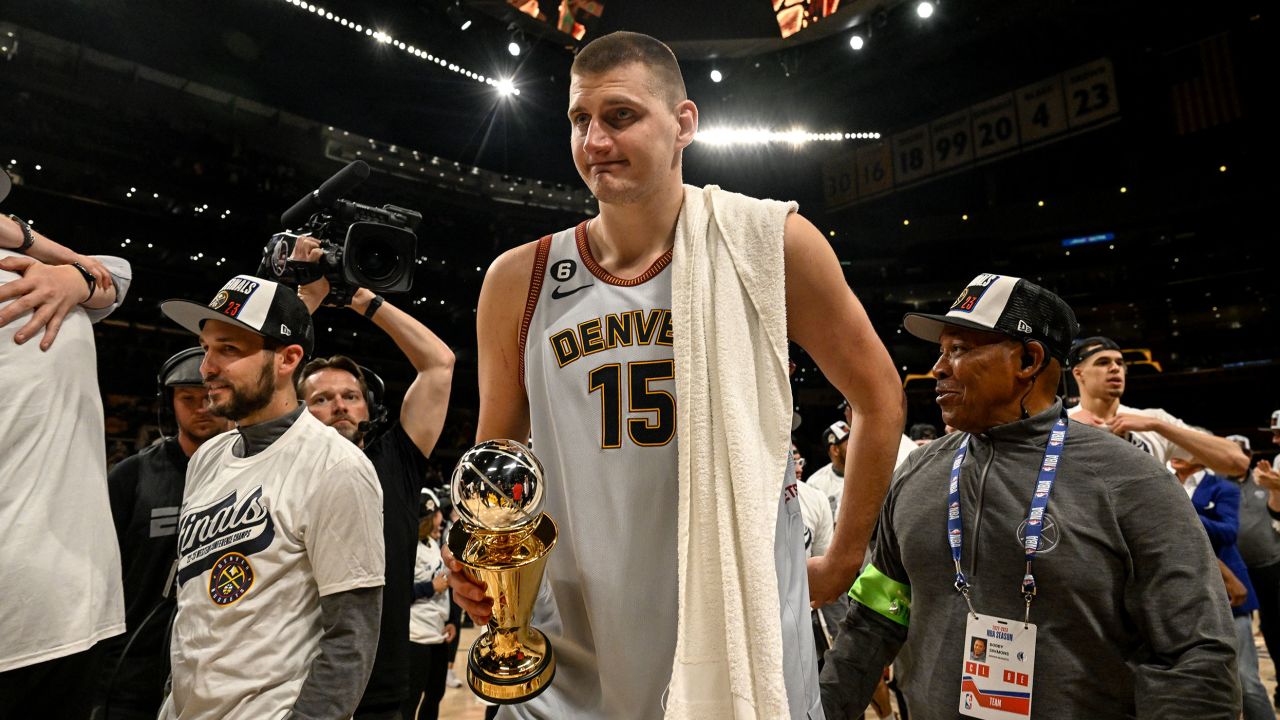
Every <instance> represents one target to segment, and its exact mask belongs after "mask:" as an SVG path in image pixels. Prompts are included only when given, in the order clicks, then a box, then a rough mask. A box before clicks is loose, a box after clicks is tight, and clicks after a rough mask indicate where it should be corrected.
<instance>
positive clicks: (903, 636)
mask: <svg viewBox="0 0 1280 720" xmlns="http://www.w3.org/2000/svg"><path fill="white" fill-rule="evenodd" d="M1061 413H1062V406H1061V404H1055V405H1054V406H1053V407H1052V408H1050V409H1048V410H1046V411H1045V412H1042V413H1040V414H1038V415H1036V416H1034V417H1031V418H1028V419H1025V420H1020V421H1018V422H1013V423H1008V424H1006V425H1000V426H997V427H994V428H991V429H990V430H988V431H987V432H985V433H982V434H979V435H975V436H973V437H972V439H970V441H969V453H968V458H967V459H966V460H965V462H964V465H963V467H962V468H961V472H960V496H961V500H960V503H961V517H962V519H963V523H964V533H963V541H964V545H963V553H962V556H961V564H962V567H963V569H964V572H965V576H966V578H967V580H968V581H969V583H970V584H971V586H972V589H971V596H972V599H973V605H974V609H975V610H976V611H977V612H979V613H982V614H986V615H996V616H1000V617H1004V618H1009V619H1021V618H1022V617H1023V614H1024V612H1025V610H1026V605H1025V602H1024V601H1023V598H1022V595H1021V592H1020V586H1021V583H1022V577H1023V574H1024V572H1025V569H1026V561H1025V557H1024V551H1023V548H1022V538H1023V532H1024V530H1025V526H1024V524H1023V522H1024V520H1025V519H1026V517H1027V511H1028V508H1029V507H1030V504H1031V496H1032V492H1033V491H1034V489H1035V485H1036V480H1037V475H1038V472H1039V469H1040V464H1041V461H1042V459H1043V457H1044V451H1045V444H1046V442H1047V441H1048V438H1049V432H1050V430H1051V429H1052V427H1053V424H1054V422H1055V421H1056V420H1057V418H1058V416H1059V415H1060V414H1061ZM962 439H963V434H961V433H953V434H950V435H947V436H945V437H943V438H941V439H938V440H936V441H934V442H931V443H929V444H928V445H925V446H924V447H922V448H920V449H919V450H917V451H915V452H914V453H912V455H911V457H910V458H908V459H907V461H906V462H905V463H903V465H902V466H901V467H900V468H899V469H898V471H897V472H896V473H895V474H894V478H893V482H892V484H891V485H890V488H889V493H888V495H887V497H886V498H885V503H884V506H883V508H882V509H881V513H880V518H879V521H878V524H877V528H876V533H875V538H874V546H873V549H872V561H871V565H870V566H869V567H868V568H867V569H866V570H864V572H863V573H862V575H861V576H859V578H858V581H857V583H855V585H854V588H853V590H852V591H850V596H851V597H852V598H853V600H854V602H853V603H852V604H851V608H850V611H849V614H848V616H847V617H846V619H845V620H844V622H843V623H842V627H841V631H840V635H839V638H838V639H837V641H836V645H835V647H833V648H832V649H831V651H829V652H828V654H827V657H826V664H825V667H824V668H823V671H822V679H821V687H822V704H823V706H824V709H825V711H826V714H827V716H828V717H833V718H844V717H856V713H860V712H862V711H863V709H864V708H865V707H866V706H867V703H868V702H869V700H870V698H871V693H872V691H873V690H874V688H875V683H876V680H877V679H878V678H879V677H880V674H881V671H882V669H883V668H884V667H885V666H886V665H888V664H890V663H891V662H892V661H893V660H894V657H895V656H896V657H897V660H898V666H897V667H898V671H899V676H898V677H899V681H900V683H901V685H902V687H903V690H904V692H905V695H906V700H907V706H908V708H909V709H910V712H911V718H912V720H938V719H941V718H947V719H948V720H950V719H951V718H957V717H960V715H959V712H958V707H959V704H960V676H961V671H962V669H963V667H962V666H963V659H964V658H963V657H962V655H963V653H964V651H965V647H966V645H965V643H966V637H965V615H966V612H967V607H966V605H965V601H964V599H963V598H962V597H961V596H960V594H959V593H958V592H957V591H956V589H955V586H954V583H955V564H954V562H953V561H952V558H951V549H950V546H949V544H948V542H947V505H948V502H947V485H948V482H949V478H950V471H951V465H952V462H953V460H954V458H955V451H956V448H958V447H959V446H960V442H961V441H962ZM1042 528H1043V530H1042V537H1041V541H1040V547H1041V550H1040V552H1039V554H1038V555H1037V556H1036V559H1035V562H1034V565H1033V571H1034V573H1035V578H1036V586H1037V588H1038V595H1037V597H1036V598H1035V601H1034V602H1033V603H1032V605H1031V622H1032V623H1035V624H1036V625H1037V626H1038V628H1037V643H1036V655H1035V679H1034V687H1033V689H1032V702H1031V717H1032V718H1037V719H1045V720H1049V719H1053V720H1058V719H1060V718H1061V719H1074V718H1079V719H1081V720H1108V719H1110V718H1153V719H1155V718H1159V719H1160V720H1176V719H1177V718H1189V719H1190V718H1194V719H1195V720H1203V719H1205V718H1223V719H1224V720H1225V719H1227V718H1235V717H1236V716H1237V714H1238V713H1239V708H1240V690H1239V687H1238V684H1237V680H1236V671H1235V652H1234V650H1233V649H1232V643H1231V639H1232V635H1233V631H1232V621H1231V612H1230V606H1229V604H1228V601H1227V596H1226V592H1225V590H1224V588H1223V583H1222V577H1221V575H1220V573H1219V571H1218V567H1217V563H1216V562H1215V560H1214V555H1213V552H1212V550H1211V549H1210V547H1209V540H1208V538H1207V537H1206V535H1205V533H1204V530H1203V529H1202V528H1201V525H1200V521H1199V520H1198V519H1197V518H1196V513H1195V510H1194V509H1193V508H1192V506H1191V503H1190V502H1189V501H1188V499H1187V495H1186V493H1185V492H1184V491H1183V489H1182V488H1181V487H1179V485H1178V483H1177V482H1176V481H1175V480H1174V479H1173V478H1172V477H1171V476H1170V474H1169V472H1168V471H1166V470H1165V469H1164V468H1162V467H1160V465H1159V464H1157V463H1156V461H1155V460H1153V459H1152V458H1151V456H1150V455H1148V454H1146V453H1144V452H1142V451H1141V450H1138V449H1137V448H1135V447H1133V446H1132V445H1130V444H1129V443H1127V442H1125V441H1123V440H1121V439H1119V438H1117V437H1115V436H1114V435H1112V434H1110V433H1108V432H1105V431H1103V430H1099V429H1098V428H1095V427H1092V426H1089V425H1083V424H1081V423H1078V422H1075V421H1074V420H1073V421H1071V422H1070V423H1069V427H1068V430H1067V440H1066V444H1065V445H1064V446H1063V452H1062V457H1061V460H1060V462H1059V465H1058V472H1057V479H1056V482H1055V483H1054V487H1053V492H1052V494H1051V495H1050V497H1049V505H1048V507H1047V508H1046V512H1045V518H1044V524H1043V526H1042Z"/></svg>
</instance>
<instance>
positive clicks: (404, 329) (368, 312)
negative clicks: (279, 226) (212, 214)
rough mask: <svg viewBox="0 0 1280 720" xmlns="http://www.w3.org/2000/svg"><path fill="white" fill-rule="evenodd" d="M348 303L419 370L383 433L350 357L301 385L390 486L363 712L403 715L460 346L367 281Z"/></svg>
mask: <svg viewBox="0 0 1280 720" xmlns="http://www.w3.org/2000/svg"><path fill="white" fill-rule="evenodd" d="M320 252H321V251H320V249H319V243H318V242H317V241H316V240H315V239H314V238H310V237H305V236H304V237H301V238H299V239H298V242H297V243H296V244H295V245H294V255H293V256H294V258H295V259H299V260H305V261H311V262H316V261H318V260H319V259H320V257H319V256H320ZM328 294H329V281H328V280H325V279H323V278H322V279H320V280H317V281H316V282H313V283H309V284H307V285H303V286H301V287H300V288H298V297H300V298H301V299H302V301H303V302H304V303H305V304H306V306H307V310H308V311H310V312H312V313H315V311H316V309H317V308H319V307H320V305H321V303H323V302H324V299H325V297H326V296H328ZM347 307H349V308H350V309H352V310H354V311H355V312H357V313H360V314H361V315H363V316H364V317H366V318H368V319H370V320H372V321H373V324H374V325H377V326H378V327H379V328H381V329H382V330H383V332H385V333H387V335H389V336H390V337H391V339H392V340H393V341H394V342H395V344H396V347H397V348H399V349H400V351H401V352H402V353H404V356H405V358H407V359H408V360H409V363H410V364H411V365H413V369H414V370H415V371H416V372H417V375H416V376H415V377H414V379H413V382H412V383H410V384H409V389H408V390H407V391H406V392H405V394H404V400H403V402H402V403H401V405H400V417H399V422H397V423H392V424H391V426H390V427H388V428H386V429H385V431H381V432H377V430H378V428H377V427H376V426H377V425H378V424H379V423H378V422H376V421H377V420H378V418H371V417H370V413H371V411H373V410H374V408H371V407H370V405H369V398H371V397H372V395H371V394H370V392H369V384H368V380H367V378H366V377H365V375H364V372H363V371H362V370H361V368H360V366H359V365H357V364H356V363H355V362H354V361H352V360H351V359H350V358H346V357H343V356H341V355H335V356H333V357H331V358H327V359H323V358H322V359H317V360H312V361H311V362H309V363H307V365H306V367H304V368H303V369H302V382H300V383H299V384H298V397H300V398H302V400H303V402H305V403H306V404H307V408H308V409H309V410H310V411H311V414H312V415H315V416H316V418H317V419H318V420H320V422H322V423H324V424H325V425H328V426H329V427H331V428H333V429H335V430H337V431H338V434H340V435H342V436H343V437H345V438H346V439H348V440H350V441H351V442H353V443H355V444H356V446H357V447H360V448H361V449H363V450H364V453H365V455H366V456H367V457H368V458H369V461H370V462H372V463H373V468H374V470H375V471H376V472H377V474H378V482H379V484H380V485H381V486H382V503H383V506H382V522H383V542H384V544H385V546H386V558H387V560H386V571H385V574H386V586H385V587H384V588H383V594H382V621H381V624H380V626H379V632H378V654H377V656H376V657H375V659H374V663H373V673H372V674H371V675H370V676H369V685H368V687H367V688H365V691H364V696H363V697H362V698H361V700H360V706H359V708H357V710H356V719H357V720H398V714H399V712H400V707H401V705H402V704H404V702H405V700H406V698H408V697H409V694H410V687H409V686H410V680H409V605H410V604H411V603H412V601H413V592H412V589H411V586H412V584H413V572H414V557H415V552H416V548H417V545H418V498H419V495H420V493H421V492H422V487H423V484H424V483H425V482H426V479H427V472H428V469H429V468H428V466H427V458H428V457H429V456H430V455H431V451H432V450H433V449H434V448H435V445H436V441H437V440H438V439H439V438H440V428H441V427H443V425H444V417H445V411H446V410H447V409H448V406H449V389H450V385H451V383H452V381H453V352H452V351H451V350H449V346H448V345H445V344H444V342H443V341H442V340H440V338H438V337H436V335H435V333H433V332H431V331H430V330H428V329H427V327H426V326H425V325H423V324H422V323H420V322H418V321H417V320H415V319H414V318H413V317H411V316H410V315H409V314H408V313H405V312H404V311H403V310H401V309H400V308H397V307H395V306H394V305H392V304H391V303H389V302H385V301H383V299H382V297H381V296H378V295H375V294H373V293H372V292H370V291H369V290H367V289H365V288H360V289H358V290H357V291H356V292H355V293H354V295H353V296H352V298H351V304H350V305H348V306H347ZM377 410H380V411H381V412H382V413H385V410H382V409H381V408H377ZM371 421H372V422H371ZM373 432H376V435H373V434H372V433H373Z"/></svg>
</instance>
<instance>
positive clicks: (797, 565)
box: [499, 223, 822, 720]
mask: <svg viewBox="0 0 1280 720" xmlns="http://www.w3.org/2000/svg"><path fill="white" fill-rule="evenodd" d="M670 261H671V254H670V253H669V252H668V253H667V254H666V255H664V256H663V257H661V258H660V259H658V260H657V261H656V262H655V263H654V264H653V265H652V266H651V267H650V268H649V269H648V270H646V271H645V272H644V273H643V274H642V275H640V276H639V277H637V278H634V279H632V280H622V279H620V278H616V277H613V276H612V275H610V274H609V273H608V272H607V271H605V270H604V269H603V268H601V267H600V266H599V265H598V264H597V263H596V262H595V260H594V259H593V258H592V257H591V251H590V248H589V247H588V245H587V239H586V223H583V224H581V225H579V226H578V227H577V228H576V229H569V230H564V231H562V232H559V233H556V234H555V235H554V236H549V237H547V238H543V239H542V240H541V241H540V242H539V245H538V252H537V259H536V261H535V263H534V270H533V277H532V283H531V286H530V291H529V299H528V303H527V305H526V308H525V322H524V327H523V328H522V330H521V336H520V337H521V345H520V348H521V369H522V371H523V373H524V378H523V379H524V384H525V388H526V391H527V393H528V397H529V413H530V422H531V430H532V432H531V434H532V440H533V451H534V453H535V454H536V455H537V456H538V458H539V459H540V460H541V461H542V464H543V466H544V468H545V470H546V477H547V493H546V498H547V499H546V506H545V510H546V512H547V513H548V514H549V515H550V516H551V517H552V519H554V520H555V522H556V523H557V524H558V525H559V529H560V539H559V542H558V543H557V545H556V547H555V549H553V550H552V551H551V557H550V560H549V561H548V563H547V570H546V577H545V580H544V582H543V586H542V592H541V593H540V594H539V598H538V605H537V608H536V611H535V617H534V625H535V626H536V627H538V628H539V629H541V630H542V631H543V632H545V633H546V634H547V636H548V638H549V639H550V641H551V644H552V647H553V648H554V651H555V653H556V662H557V668H556V677H555V680H554V681H553V682H552V684H551V686H550V687H549V689H548V690H546V691H545V692H544V693H543V694H542V695H540V696H539V697H537V698H535V699H533V700H532V701H530V702H528V703H525V704H523V705H517V706H511V707H510V708H507V709H504V710H503V712H502V713H500V715H499V717H504V718H510V717H521V718H624V717H625V718H638V719H642V720H643V719H649V718H661V717H662V714H663V708H662V705H663V699H664V697H665V694H666V688H667V685H668V683H669V682H670V678H671V666H672V662H673V659H674V656H675V646H676V623H677V615H676V605H677V597H678V583H677V573H676V536H677V528H676V515H677V501H678V489H677V482H678V471H677V464H676V460H677V457H676V426H675V418H676V412H675V411H676V406H675V403H676V397H675V380H674V362H675V360H674V353H673V350H672V323H671V273H670V271H669V269H668V265H669V264H670ZM517 439H520V438H517ZM787 472H788V479H787V480H786V481H785V482H784V486H785V487H784V489H783V495H782V498H781V499H780V503H779V518H778V527H777V530H776V537H777V547H776V550H775V560H776V561H777V564H778V576H779V584H780V588H781V591H782V597H781V598H780V599H781V603H780V604H781V607H782V614H783V618H782V625H783V638H784V668H785V673H786V684H787V691H788V695H789V697H790V700H791V707H792V713H791V714H792V716H793V717H800V718H803V717H805V716H806V714H808V716H809V717H814V718H821V717H822V714H821V707H820V701H819V697H818V684H817V666H816V654H815V650H814V647H813V636H812V631H811V630H810V625H809V604H808V580H807V574H806V565H805V549H804V524H803V521H802V520H801V517H800V508H799V501H798V500H797V499H796V488H795V484H796V482H795V474H794V469H793V468H791V466H790V465H788V471H787ZM761 531H762V532H764V531H765V528H761ZM726 622H734V618H732V617H726Z"/></svg>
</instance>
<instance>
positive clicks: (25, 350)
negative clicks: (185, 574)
mask: <svg viewBox="0 0 1280 720" xmlns="http://www.w3.org/2000/svg"><path fill="white" fill-rule="evenodd" d="M8 257H20V256H19V255H17V254H16V253H12V252H10V251H8V250H0V259H3V258H8ZM99 259H101V260H103V261H104V262H107V263H108V266H109V269H110V270H111V273H112V275H113V276H114V277H115V278H116V284H117V286H118V287H117V290H118V294H119V296H120V298H121V300H123V297H124V292H125V289H126V288H127V287H128V277H129V265H128V263H126V262H124V261H123V260H119V259H118V258H106V257H103V258H99ZM113 261H114V262H113ZM16 279H18V275H16V274H14V273H11V272H9V271H7V270H0V286H3V285H5V284H7V283H9V282H12V281H14V280H16ZM7 304H8V303H0V306H3V305H7ZM112 309H114V308H104V309H102V310H97V311H92V312H86V311H85V310H82V309H81V308H78V307H76V308H72V309H71V312H69V313H67V316H66V318H65V319H64V320H63V323H62V329H61V330H60V331H59V332H58V338H57V340H56V341H55V342H54V343H53V345H52V346H51V347H50V348H49V350H48V351H47V352H41V350H40V339H41V336H40V335H37V336H36V337H33V338H31V339H30V340H28V341H27V342H26V343H25V344H22V345H18V344H17V343H15V342H14V341H13V336H14V334H15V333H16V332H17V331H18V330H19V329H21V328H22V326H24V325H26V324H27V322H28V321H29V320H30V319H31V313H30V312H28V313H26V314H24V315H20V316H18V317H16V318H14V319H12V320H11V321H10V322H9V323H8V324H7V325H5V326H4V327H0V672H5V671H7V670H16V669H18V668H22V667H27V666H29V665H34V664H36V663H40V662H45V661H48V660H54V659H57V658H60V657H65V656H67V655H71V654H74V653H77V652H80V651H82V650H87V649H89V648H90V647H92V646H93V644H94V643H96V642H98V641H99V640H104V639H106V638H109V637H111V636H113V635H119V634H120V633H122V632H124V629H125V627H124V593H123V590H122V589H121V585H120V548H119V545H118V544H117V543H116V531H115V526H114V525H113V524H112V522H111V505H110V502H109V501H108V500H107V459H106V442H105V432H104V427H103V416H102V398H101V395H100V394H99V392H98V367H97V351H96V350H95V347H94V342H93V327H92V325H91V324H90V317H94V318H96V319H100V318H102V317H105V316H106V315H107V314H108V313H109V312H110V311H111V310H112Z"/></svg>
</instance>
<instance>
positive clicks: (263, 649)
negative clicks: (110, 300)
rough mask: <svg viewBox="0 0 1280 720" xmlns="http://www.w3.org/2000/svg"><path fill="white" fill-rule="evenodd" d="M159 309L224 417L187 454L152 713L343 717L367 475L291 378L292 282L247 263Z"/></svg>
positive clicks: (355, 625) (367, 582) (362, 563)
mask: <svg viewBox="0 0 1280 720" xmlns="http://www.w3.org/2000/svg"><path fill="white" fill-rule="evenodd" d="M161 310H162V311H163V312H164V313H165V315H167V316H169V318H170V319H172V320H174V321H175V322H177V323H178V324H179V325H181V326H182V327H184V328H186V329H187V330H190V331H192V332H195V333H198V334H199V336H200V345H201V347H203V348H204V349H205V358H204V362H203V364H202V365H201V368H200V370H201V374H202V375H203V376H204V381H205V387H206V388H207V389H208V390H209V405H210V409H211V410H212V411H213V413H214V414H216V415H220V416H222V417H226V418H229V419H232V420H235V421H236V423H237V424H238V429H237V430H236V431H233V432H228V433H224V434H222V435H219V436H218V437H215V438H214V439H212V440H210V441H208V442H206V443H205V444H204V445H202V446H201V447H200V449H199V450H197V451H196V453H195V455H194V456H192V458H191V462H190V464H189V466H188V469H187V481H186V487H185V490H184V493H183V499H182V510H181V512H180V515H179V520H178V570H177V583H178V596H177V597H178V610H177V615H176V617H175V619H174V623H173V642H172V646H171V651H170V659H171V662H172V667H173V675H172V691H171V692H170V694H169V696H168V697H167V698H166V699H165V703H164V706H163V708H162V709H161V712H160V717H161V718H164V719H165V720H176V719H181V720H190V719H197V718H198V719H203V718H208V719H209V720H213V719H214V718H218V719H219V720H283V719H284V718H299V719H300V718H334V719H336V718H348V717H350V716H351V714H352V712H353V711H354V710H355V708H356V705H357V703H358V702H359V700H360V696H361V694H362V693H363V691H364V688H365V683H366V682H367V680H368V678H369V672H370V670H371V668H372V666H373V657H374V650H375V648H376V647H377V642H378V621H379V618H380V615H381V612H382V585H383V567H384V562H385V561H384V554H383V553H384V551H383V538H382V490H381V488H380V486H379V485H378V479H377V476H376V474H375V473H374V469H373V465H372V464H371V463H370V462H369V459H368V458H367V457H365V455H364V453H363V452H361V451H360V448H358V447H356V446H355V445H354V444H352V443H351V442H349V441H348V440H346V439H345V438H343V437H342V436H341V435H339V434H338V432H337V431H336V430H334V429H333V428H331V427H328V426H326V425H325V424H324V423H322V422H320V421H319V420H317V419H316V418H315V416H313V415H312V414H311V413H309V412H307V410H306V406H305V405H303V404H302V403H300V402H299V400H298V396H297V391H296V390H295V387H296V383H297V380H298V377H297V376H298V375H299V374H300V371H301V369H302V362H303V360H304V358H305V356H306V355H308V354H309V353H310V352H311V350H312V348H313V345H314V339H313V338H314V335H313V331H312V326H311V316H310V315H309V314H308V313H307V309H306V307H305V306H304V305H303V303H302V301H301V300H299V299H298V297H297V295H296V294H295V292H294V291H293V290H292V289H290V288H287V287H284V286H282V285H278V284H276V283H274V282H271V281H268V280H263V279H261V278H256V277H252V276H248V275H238V276H236V277H234V278H232V279H231V280H230V281H229V282H228V283H227V284H226V285H224V286H223V287H222V290H221V291H220V292H219V293H218V294H217V295H216V296H215V297H214V299H213V301H212V302H210V303H209V305H208V306H204V305H201V304H199V303H193V302H189V301H186V300H169V301H166V302H165V303H163V304H162V305H161Z"/></svg>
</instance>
